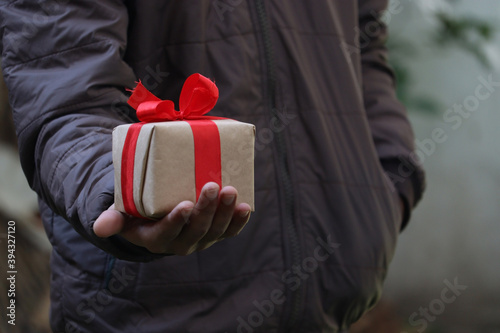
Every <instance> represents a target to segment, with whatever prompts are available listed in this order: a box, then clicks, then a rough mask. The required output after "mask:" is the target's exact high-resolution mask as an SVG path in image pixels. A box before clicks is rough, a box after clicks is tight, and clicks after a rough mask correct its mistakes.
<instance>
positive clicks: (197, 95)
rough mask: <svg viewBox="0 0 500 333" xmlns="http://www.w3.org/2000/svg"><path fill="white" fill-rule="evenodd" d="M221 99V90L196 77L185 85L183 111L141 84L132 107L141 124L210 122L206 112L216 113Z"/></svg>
mask: <svg viewBox="0 0 500 333" xmlns="http://www.w3.org/2000/svg"><path fill="white" fill-rule="evenodd" d="M218 98H219V89H217V86H216V85H215V83H213V82H212V81H211V80H210V79H208V78H206V77H204V76H203V75H201V74H192V75H191V76H189V77H188V78H187V79H186V82H184V86H183V87H182V91H181V96H180V100H179V108H180V111H177V110H175V107H174V103H173V102H172V101H169V100H165V101H163V100H161V99H159V98H158V97H156V96H155V95H153V94H152V93H151V92H149V91H148V90H147V89H146V88H145V87H144V86H143V85H142V83H141V82H139V83H138V84H137V87H135V89H134V90H133V92H132V95H131V96H130V98H129V100H128V104H129V105H130V106H131V107H133V108H134V109H135V110H136V111H137V118H139V120H140V121H143V122H146V123H150V122H160V121H173V120H184V119H189V120H198V119H207V118H209V116H204V114H205V113H207V112H209V111H210V110H212V108H213V107H214V106H215V104H216V103H217V99H218Z"/></svg>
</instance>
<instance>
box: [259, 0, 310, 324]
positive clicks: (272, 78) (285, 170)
mask: <svg viewBox="0 0 500 333" xmlns="http://www.w3.org/2000/svg"><path fill="white" fill-rule="evenodd" d="M256 7H257V15H258V19H259V25H260V28H261V33H262V39H263V42H264V56H265V61H266V69H267V85H268V98H269V108H270V110H271V115H272V116H273V117H274V118H275V119H281V118H280V117H278V113H277V103H276V97H277V93H276V83H277V82H276V81H277V80H276V66H275V59H274V53H273V49H272V42H271V27H270V23H269V17H268V14H267V12H266V8H265V4H264V0H257V1H256ZM274 134H275V136H274V137H275V146H276V150H277V154H278V170H279V177H280V180H281V183H282V184H283V192H284V199H285V212H284V217H285V223H286V230H287V233H288V235H289V237H290V247H291V250H290V251H291V253H290V254H291V258H292V262H291V266H293V265H299V264H300V258H301V248H300V242H299V235H298V232H297V228H296V225H295V211H294V201H295V198H294V193H293V187H292V181H291V177H290V167H289V164H288V158H287V151H286V143H285V136H284V131H280V132H278V133H274ZM301 301H302V294H301V290H300V288H297V290H295V291H292V297H291V306H290V309H291V310H290V313H289V315H288V320H287V321H285V322H286V323H287V324H288V329H287V330H286V331H287V332H288V331H290V330H292V329H293V328H294V326H295V324H296V322H297V319H298V316H299V312H300V306H301Z"/></svg>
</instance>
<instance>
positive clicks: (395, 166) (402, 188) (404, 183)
mask: <svg viewBox="0 0 500 333" xmlns="http://www.w3.org/2000/svg"><path fill="white" fill-rule="evenodd" d="M381 164H382V167H383V168H384V170H385V172H386V174H387V175H388V177H389V179H390V180H391V181H392V183H393V184H394V186H395V187H396V190H397V191H398V193H399V196H400V198H401V199H402V200H403V203H404V212H403V221H402V224H401V231H402V230H403V229H404V228H405V227H406V225H407V224H408V221H409V220H410V217H411V212H412V209H413V208H414V207H415V206H416V204H417V203H418V202H419V201H420V199H421V197H422V193H423V190H424V187H425V184H424V181H423V179H424V172H423V170H422V169H421V168H420V166H417V165H414V164H413V163H411V162H410V161H409V160H407V159H404V158H402V157H400V158H398V159H384V160H381Z"/></svg>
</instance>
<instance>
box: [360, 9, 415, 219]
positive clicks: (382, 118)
mask: <svg viewBox="0 0 500 333" xmlns="http://www.w3.org/2000/svg"><path fill="white" fill-rule="evenodd" d="M387 2H388V1H387V0H358V4H359V31H358V34H359V49H360V56H361V63H362V80H363V97H364V104H365V109H366V112H367V116H368V122H369V124H370V128H371V131H372V136H373V140H374V143H375V146H376V149H377V153H378V155H379V158H380V162H381V164H382V166H383V168H384V169H385V171H386V174H387V175H388V176H389V178H390V179H391V180H392V181H393V183H394V185H395V187H396V189H397V191H398V192H399V195H400V196H401V198H402V199H403V201H404V203H405V206H406V207H405V216H404V217H403V225H402V228H404V227H405V226H406V224H407V222H408V220H409V218H410V212H411V209H412V208H413V207H414V206H415V205H416V204H417V202H418V201H419V200H420V198H421V196H422V192H423V190H424V187H425V181H424V171H423V169H422V167H421V165H420V163H419V161H418V158H416V155H415V154H414V153H413V151H414V135H413V131H412V128H411V126H410V123H409V121H408V117H407V114H406V110H405V108H404V107H403V105H402V104H401V103H400V102H399V101H398V100H397V97H396V93H395V82H394V81H395V80H394V74H393V71H392V70H391V69H390V67H389V66H388V64H387V50H386V47H385V40H386V38H387V27H386V25H385V23H384V22H383V21H382V19H381V16H382V14H383V13H384V10H385V9H386V7H387Z"/></svg>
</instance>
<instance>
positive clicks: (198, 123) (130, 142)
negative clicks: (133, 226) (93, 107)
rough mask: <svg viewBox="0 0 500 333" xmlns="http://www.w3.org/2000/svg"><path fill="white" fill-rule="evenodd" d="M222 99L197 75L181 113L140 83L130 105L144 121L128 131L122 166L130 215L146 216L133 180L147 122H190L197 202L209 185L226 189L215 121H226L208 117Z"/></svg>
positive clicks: (190, 79) (184, 91) (185, 90)
mask: <svg viewBox="0 0 500 333" xmlns="http://www.w3.org/2000/svg"><path fill="white" fill-rule="evenodd" d="M218 98H219V90H218V89H217V86H216V85H215V83H213V82H212V81H211V80H210V79H208V78H206V77H204V76H202V75H200V74H193V75H191V76H189V77H188V78H187V80H186V81H185V82H184V86H183V87H182V91H181V96H180V100H179V108H180V111H176V110H175V108H174V103H173V102H172V101H168V100H165V101H164V100H161V99H159V98H158V97H156V96H155V95H153V94H152V93H151V92H149V91H148V90H147V89H146V88H145V87H144V86H143V85H142V83H140V82H139V83H138V84H137V87H136V88H135V89H134V90H133V92H132V95H131V96H130V98H129V100H128V104H129V105H130V106H132V107H133V108H134V109H135V110H136V111H137V118H139V120H141V122H140V123H136V124H132V125H131V126H130V128H129V130H128V131H127V135H126V137H125V143H124V146H123V152H122V165H121V188H122V199H123V206H124V208H125V211H126V212H127V213H128V214H130V215H133V216H137V217H143V216H142V215H141V214H140V213H139V212H138V210H137V207H136V205H135V202H134V194H133V183H134V182H133V179H134V164H135V163H134V160H135V151H136V146H137V139H138V137H139V133H140V130H141V127H142V126H143V125H144V124H145V123H150V122H161V121H178V120H186V121H187V122H188V123H189V125H190V126H191V130H192V132H193V140H194V155H195V181H196V200H198V198H199V196H200V192H201V188H202V187H203V185H205V184H206V183H207V182H216V183H217V184H218V185H219V186H221V187H222V176H221V150H220V134H219V129H218V127H217V125H216V124H215V123H214V122H213V121H212V120H216V119H224V118H220V117H211V116H206V115H205V114H206V113H207V112H209V111H210V110H211V109H212V108H213V107H214V106H215V104H216V103H217V99H218ZM173 158H175V157H173Z"/></svg>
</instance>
